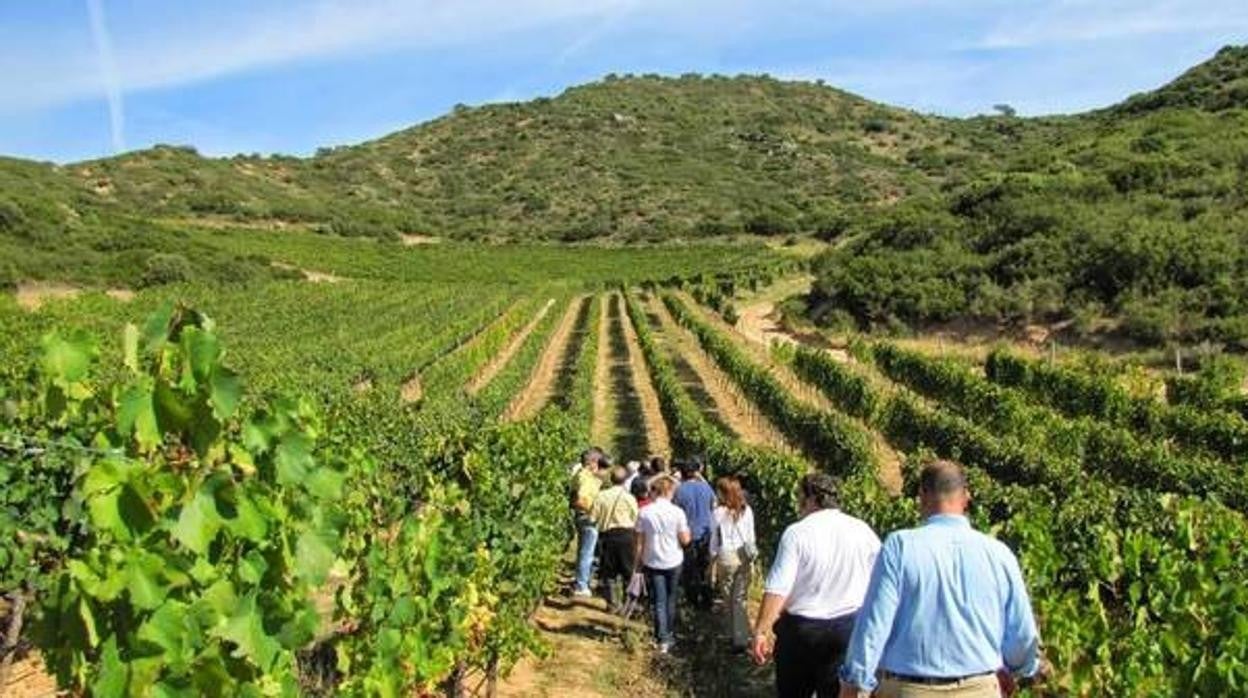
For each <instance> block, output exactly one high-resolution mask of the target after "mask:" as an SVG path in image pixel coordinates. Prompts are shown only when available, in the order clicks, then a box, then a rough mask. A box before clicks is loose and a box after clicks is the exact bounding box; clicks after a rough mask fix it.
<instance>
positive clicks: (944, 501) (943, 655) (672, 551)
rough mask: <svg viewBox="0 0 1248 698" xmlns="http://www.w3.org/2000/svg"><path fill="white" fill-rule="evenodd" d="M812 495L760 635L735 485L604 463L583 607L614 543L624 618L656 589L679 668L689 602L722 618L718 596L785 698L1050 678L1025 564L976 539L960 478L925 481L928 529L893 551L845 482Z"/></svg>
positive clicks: (579, 578) (954, 696) (583, 502)
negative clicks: (716, 607)
mask: <svg viewBox="0 0 1248 698" xmlns="http://www.w3.org/2000/svg"><path fill="white" fill-rule="evenodd" d="M603 470H605V472H606V473H607V474H608V475H609V478H610V482H611V485H610V486H609V487H603V486H602V480H601V479H600V473H601V472H602V471H603ZM797 495H798V500H799V502H800V516H799V519H798V520H797V521H796V522H794V523H793V524H791V525H790V526H788V528H786V529H785V531H784V533H783V534H782V536H781V537H780V541H779V544H778V546H777V548H776V551H775V555H774V556H773V558H772V564H771V567H770V570H769V572H768V574H767V576H766V580H765V583H764V586H763V592H764V593H763V598H762V603H761V607H760V608H759V611H758V615H757V618H756V620H755V622H754V624H753V628H752V632H751V627H750V623H749V620H748V616H747V613H748V611H747V607H746V602H747V598H748V594H749V588H750V584H751V570H752V568H753V562H754V560H755V558H757V557H758V555H759V551H758V544H757V540H756V538H755V531H754V515H753V511H752V510H751V509H750V505H749V502H748V497H747V495H746V493H745V491H744V490H743V489H742V485H741V482H740V481H739V480H737V479H736V478H734V477H731V476H725V477H720V478H717V479H716V483H715V487H714V488H712V487H711V485H710V484H709V483H708V482H707V481H706V479H705V478H704V476H703V465H702V463H701V462H700V461H698V460H696V459H695V460H690V461H686V462H682V463H679V464H678V468H677V472H675V473H674V472H672V471H671V470H670V469H668V468H667V466H666V464H665V463H664V462H663V461H662V460H661V459H652V460H651V461H650V462H648V463H646V464H640V463H632V464H629V466H626V467H623V466H616V467H612V466H611V465H610V462H609V460H608V459H607V457H606V455H605V454H604V453H603V452H602V450H601V449H590V450H588V451H586V452H585V453H584V454H583V456H582V458H581V462H580V464H579V466H578V467H576V468H575V470H574V473H573V482H572V507H573V510H574V512H575V514H576V522H577V532H578V556H577V573H576V587H575V590H574V592H573V593H574V594H575V595H578V596H590V595H591V593H592V592H591V590H590V578H591V574H592V571H593V563H594V556H595V550H596V548H597V547H598V543H599V541H601V560H602V561H601V566H600V570H599V576H600V579H601V580H602V582H603V588H604V592H605V594H606V597H607V600H608V603H610V604H611V605H612V607H613V608H618V607H620V606H621V604H623V603H625V602H626V601H627V600H628V599H629V598H630V597H631V598H635V597H636V596H638V595H639V594H640V593H641V589H640V587H641V586H642V584H641V582H642V581H643V580H644V589H645V593H646V594H648V595H649V599H650V606H651V612H652V615H653V624H654V634H655V640H656V643H657V646H658V650H659V651H660V652H663V653H666V652H669V651H671V649H672V646H673V643H674V641H675V638H676V634H675V629H676V615H677V614H676V610H677V601H678V598H679V597H680V596H681V594H682V592H683V593H684V594H685V595H686V596H687V597H688V599H689V601H690V605H691V606H692V607H694V608H696V609H709V608H711V606H712V602H713V599H714V595H713V593H712V583H714V584H715V586H717V587H718V596H719V598H720V599H721V601H722V605H721V608H722V615H723V622H724V626H725V634H726V635H727V637H728V639H729V641H730V642H731V644H732V647H733V648H734V649H735V650H737V651H748V652H749V654H750V655H751V656H752V657H753V659H754V660H755V661H756V662H758V663H759V664H765V663H767V662H769V661H774V663H775V686H776V694H777V696H780V698H810V696H818V697H819V698H827V697H829V696H840V697H841V698H851V697H865V696H869V695H878V696H884V697H886V698H888V697H895V698H916V697H919V696H929V695H939V696H943V697H945V698H963V697H965V698H978V697H980V696H983V697H985V698H986V697H988V696H1001V695H1005V696H1009V695H1011V694H1012V693H1013V692H1014V691H1015V690H1016V688H1017V685H1018V682H1019V681H1030V680H1033V679H1034V678H1036V677H1037V676H1038V675H1040V674H1042V673H1043V671H1042V660H1041V657H1040V638H1039V634H1038V631H1037V628H1036V622H1035V619H1034V616H1033V614H1032V610H1031V601H1030V598H1029V596H1028V593H1027V588H1026V585H1025V583H1024V581H1023V577H1022V572H1021V570H1020V568H1019V564H1018V560H1017V558H1016V557H1015V556H1014V554H1013V552H1011V551H1010V549H1009V548H1008V547H1007V546H1006V545H1004V544H1003V543H1001V542H999V541H997V540H996V539H995V538H992V537H990V536H988V535H985V534H983V533H980V532H978V531H976V530H974V529H973V528H972V527H971V525H970V523H969V520H968V519H967V517H966V510H967V507H968V505H969V503H970V493H969V490H968V487H967V482H966V476H965V473H964V472H963V470H962V468H961V467H960V466H959V465H958V464H956V463H953V462H950V461H936V462H933V463H930V464H928V465H927V466H925V467H924V468H923V470H922V472H921V473H920V476H919V504H920V510H921V513H922V516H923V522H922V524H921V525H920V526H918V527H916V528H913V529H906V530H900V531H896V532H894V533H892V534H890V535H888V536H887V538H886V539H885V540H884V541H883V542H882V543H881V541H880V538H879V537H878V536H877V534H876V533H875V532H874V531H873V530H872V529H871V527H870V526H869V525H868V524H867V523H865V522H864V521H862V520H860V519H857V518H855V517H853V516H850V515H848V514H846V513H845V512H843V511H841V509H840V506H839V503H838V499H837V483H836V481H835V480H834V479H833V478H831V477H830V476H828V475H826V474H823V473H810V474H808V475H806V476H805V477H804V478H803V479H802V480H801V483H800V485H799V491H798V493H797Z"/></svg>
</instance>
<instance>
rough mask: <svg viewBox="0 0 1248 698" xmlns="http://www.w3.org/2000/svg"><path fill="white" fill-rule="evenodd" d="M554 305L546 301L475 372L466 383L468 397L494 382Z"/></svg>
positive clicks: (553, 302) (551, 301) (551, 300)
mask: <svg viewBox="0 0 1248 698" xmlns="http://www.w3.org/2000/svg"><path fill="white" fill-rule="evenodd" d="M554 305H555V299H554V298H551V299H549V300H547V301H546V303H545V304H544V305H543V306H542V307H541V309H539V310H538V311H537V314H536V315H534V316H533V319H532V320H530V321H529V323H528V324H527V325H525V326H524V327H522V328H520V331H519V332H517V333H516V334H515V336H513V337H512V338H511V341H510V342H509V343H508V344H507V346H505V347H503V349H502V351H500V352H498V354H496V355H495V356H494V358H492V359H490V361H489V362H488V363H486V365H485V366H483V367H482V368H481V370H480V371H478V372H477V375H475V376H473V377H472V380H470V381H468V387H467V391H468V394H469V395H476V394H477V393H479V392H480V391H481V389H482V388H484V387H485V386H486V385H488V384H489V382H490V381H492V380H494V376H497V375H498V372H499V371H501V370H503V369H504V368H506V366H507V363H508V362H510V361H511V357H513V356H515V354H516V352H517V351H519V350H520V347H521V346H522V345H523V344H524V340H526V339H528V338H529V335H531V334H533V329H534V328H535V327H537V325H538V323H540V322H541V321H542V318H544V317H546V313H549V312H550V309H551V307H553V306H554Z"/></svg>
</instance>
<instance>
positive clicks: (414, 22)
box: [0, 0, 621, 110]
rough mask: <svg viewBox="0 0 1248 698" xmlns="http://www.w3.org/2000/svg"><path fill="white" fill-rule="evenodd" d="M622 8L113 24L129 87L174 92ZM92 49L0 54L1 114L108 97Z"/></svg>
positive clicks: (322, 7) (400, 5)
mask: <svg viewBox="0 0 1248 698" xmlns="http://www.w3.org/2000/svg"><path fill="white" fill-rule="evenodd" d="M620 5H621V0H524V1H523V2H518V1H511V2H509V1H507V0H481V1H478V2H471V3H469V2H453V1H451V0H422V1H419V2H412V1H407V2H405V1H403V0H321V1H320V2H318V3H316V4H314V5H311V6H309V5H307V4H300V5H298V6H292V5H283V6H282V7H281V8H278V9H268V10H265V11H264V12H262V13H260V14H258V15H257V14H245V15H240V16H233V17H221V18H215V21H214V22H213V23H212V24H211V25H210V26H202V25H200V26H196V25H194V23H182V25H177V24H174V25H171V26H156V27H139V28H135V29H134V31H128V30H129V29H130V28H129V27H114V29H115V31H114V34H113V39H114V46H113V48H114V56H115V63H116V71H115V75H116V76H118V77H119V81H120V87H121V89H124V90H126V91H137V90H146V89H152V88H161V87H170V86H176V85H182V84H187V83H193V82H197V81H202V80H207V79H211V78H215V77H219V76H223V75H228V74H231V73H239V72H243V71H247V70H253V69H257V68H264V67H268V66H273V65H280V64H283V63H290V62H295V61H300V60H312V59H320V58H328V57H333V56H337V55H344V54H358V53H364V52H370V51H384V50H390V49H394V48H399V47H420V48H437V47H440V46H448V45H454V44H457V43H462V42H468V41H472V42H479V41H485V40H488V39H489V38H491V37H495V36H499V35H502V34H505V33H508V32H515V31H522V30H531V29H534V28H538V27H541V26H543V25H547V24H551V23H555V22H562V21H567V20H575V19H579V18H593V17H600V16H603V15H604V14H605V15H607V16H610V13H612V12H615V11H616V10H617V9H618V7H619V6H620ZM62 43H63V42H62ZM87 48H89V47H82V49H83V50H79V51H67V52H62V53H61V54H60V55H57V56H56V57H51V56H49V52H48V51H47V49H46V43H43V42H38V43H35V44H31V45H29V46H27V47H26V50H25V51H23V50H22V48H21V47H18V46H12V45H11V46H10V47H9V48H8V49H7V53H8V55H7V56H4V57H0V109H9V110H14V109H29V108H37V107H44V106H49V105H55V104H61V103H66V102H71V101H75V100H80V99H84V98H95V97H99V96H100V95H103V94H107V93H108V92H109V89H108V84H107V83H108V82H109V81H108V80H107V79H104V78H103V77H102V75H101V70H100V67H99V65H98V61H99V56H98V55H97V54H96V53H94V52H92V51H88V50H85V49H87ZM105 72H106V73H107V72H108V71H105Z"/></svg>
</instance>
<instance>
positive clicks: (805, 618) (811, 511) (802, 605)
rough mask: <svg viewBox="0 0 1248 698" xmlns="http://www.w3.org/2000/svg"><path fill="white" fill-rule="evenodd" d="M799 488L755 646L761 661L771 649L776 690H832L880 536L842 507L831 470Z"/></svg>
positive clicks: (805, 693)
mask: <svg viewBox="0 0 1248 698" xmlns="http://www.w3.org/2000/svg"><path fill="white" fill-rule="evenodd" d="M798 495H799V497H798V499H799V501H800V502H801V514H802V517H801V519H800V520H799V521H797V522H796V523H794V524H791V525H790V526H789V527H788V528H786V529H785V530H784V534H783V535H782V536H781V538H780V545H779V546H778V547H777V550H776V557H775V560H774V561H773V562H772V565H771V571H770V572H769V573H768V575H767V582H766V584H765V585H764V594H763V604H762V607H761V608H760V609H759V612H758V619H757V621H756V622H755V624H754V640H753V643H752V647H751V654H752V655H753V657H754V660H755V661H756V662H757V663H758V664H760V665H761V664H765V663H766V662H767V660H768V659H769V658H770V657H771V656H772V655H773V654H774V657H775V662H776V695H777V696H779V698H810V696H811V695H818V696H819V698H831V697H833V696H836V695H837V692H838V690H839V686H838V683H837V668H838V667H839V666H840V663H841V658H842V657H843V656H844V654H845V648H846V646H847V645H848V644H849V638H850V634H851V633H852V632H853V629H854V618H855V616H856V615H857V613H858V609H859V607H860V606H862V600H863V597H864V596H865V595H866V593H867V584H868V582H869V581H870V578H871V568H872V566H873V565H874V564H875V557H876V554H877V553H878V552H879V550H880V539H879V537H878V536H876V535H875V531H872V530H871V527H870V526H868V525H867V524H866V523H865V522H863V521H861V520H859V519H856V518H854V517H852V516H849V515H848V514H845V513H844V512H842V511H841V510H840V509H839V508H838V505H837V493H836V481H835V480H833V479H832V477H831V476H829V475H827V474H825V473H810V474H808V475H806V476H805V477H803V478H802V481H801V483H800V485H799V492H798ZM773 632H774V638H775V639H774V643H773V641H772V633H773Z"/></svg>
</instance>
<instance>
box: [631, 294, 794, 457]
mask: <svg viewBox="0 0 1248 698" xmlns="http://www.w3.org/2000/svg"><path fill="white" fill-rule="evenodd" d="M645 305H646V307H647V310H648V311H649V313H651V314H652V315H653V317H655V318H656V319H657V321H658V325H657V327H656V328H655V329H656V330H657V331H659V333H660V334H661V337H660V339H661V340H662V341H663V343H664V344H665V345H666V347H667V351H668V355H669V356H670V357H672V358H674V359H676V360H677V361H678V362H680V361H683V362H684V363H686V364H687V365H688V367H689V368H690V369H692V371H693V373H694V374H695V375H696V377H697V381H698V382H699V383H700V384H701V387H702V389H703V390H704V391H705V393H706V396H707V397H709V398H710V400H711V401H712V402H713V403H714V410H715V413H716V415H717V416H718V418H719V420H720V422H721V423H722V424H724V425H725V426H727V427H728V428H729V429H730V430H731V431H732V432H733V433H735V434H736V435H737V436H738V437H740V438H741V440H743V441H745V442H746V443H751V444H755V445H758V446H767V447H770V448H774V449H777V450H782V451H785V452H789V453H795V452H796V450H795V449H794V448H793V447H792V445H790V444H789V443H788V441H786V440H785V438H784V436H783V435H782V434H781V433H780V432H779V431H778V430H777V429H776V428H775V426H773V425H772V424H771V422H770V421H769V420H768V419H767V417H766V416H765V415H763V414H762V413H761V412H760V411H759V410H758V408H757V407H755V406H754V404H753V403H751V402H750V401H749V400H748V399H747V398H746V397H745V395H743V394H742V393H741V391H740V390H739V389H738V388H737V386H736V384H735V383H734V382H733V381H732V379H731V378H729V377H728V376H727V375H726V374H725V373H724V372H723V371H721V370H720V369H719V367H718V366H716V365H715V362H714V361H712V360H711V358H710V357H709V356H707V355H706V353H705V352H704V351H702V347H701V346H699V345H698V340H697V338H696V337H694V336H693V335H692V334H690V333H689V331H688V330H686V329H684V328H683V327H680V326H679V325H677V324H676V321H675V320H674V319H673V318H672V317H671V315H670V314H669V313H668V311H667V308H666V307H665V306H664V305H663V303H662V302H661V301H660V300H658V299H657V298H654V297H650V298H649V299H647V300H646V303H645ZM694 395H695V399H697V394H696V392H695V394H694Z"/></svg>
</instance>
